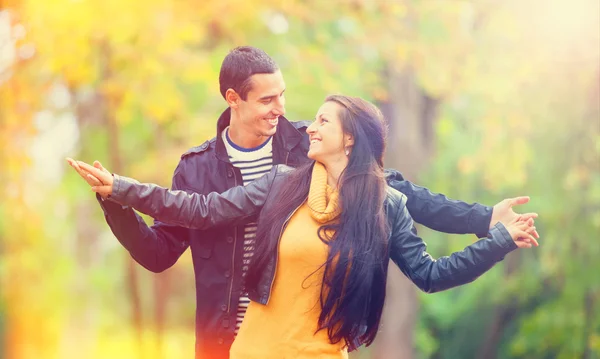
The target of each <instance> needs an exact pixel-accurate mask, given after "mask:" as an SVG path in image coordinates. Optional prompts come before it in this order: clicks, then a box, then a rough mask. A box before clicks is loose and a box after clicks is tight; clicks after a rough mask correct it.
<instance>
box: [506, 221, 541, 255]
mask: <svg viewBox="0 0 600 359" xmlns="http://www.w3.org/2000/svg"><path fill="white" fill-rule="evenodd" d="M503 224H504V225H505V227H506V229H507V230H508V233H510V236H511V237H512V239H513V241H515V244H516V245H517V247H519V248H531V247H532V246H536V247H537V246H539V244H538V242H537V240H536V239H535V238H534V235H537V232H536V230H535V225H534V221H533V218H530V217H529V218H526V219H523V218H522V217H521V216H518V217H515V218H514V219H512V220H511V221H510V222H508V223H503Z"/></svg>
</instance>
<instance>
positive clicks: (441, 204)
mask: <svg viewBox="0 0 600 359" xmlns="http://www.w3.org/2000/svg"><path fill="white" fill-rule="evenodd" d="M386 180H387V183H388V185H389V186H390V187H392V188H394V189H396V190H398V191H400V192H402V193H404V194H405V195H406V197H407V198H408V200H407V203H406V207H407V208H408V212H409V213H410V215H411V216H412V218H413V219H414V220H415V222H417V223H419V224H422V225H424V226H426V227H429V228H431V229H433V230H436V231H439V232H445V233H456V234H468V233H473V234H475V235H477V237H478V238H483V237H485V236H486V235H487V233H488V230H489V226H490V222H491V220H492V207H488V206H484V205H481V204H479V203H474V204H468V203H465V202H462V201H457V200H452V199H449V198H448V197H446V196H445V195H443V194H439V193H433V192H431V191H430V190H428V189H427V188H425V187H420V186H417V185H415V184H413V183H411V182H409V181H407V180H405V179H404V177H402V174H400V172H398V171H396V170H386Z"/></svg>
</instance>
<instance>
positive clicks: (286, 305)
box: [230, 163, 348, 359]
mask: <svg viewBox="0 0 600 359" xmlns="http://www.w3.org/2000/svg"><path fill="white" fill-rule="evenodd" d="M324 171H325V169H324V168H323V167H322V165H319V164H318V163H317V164H315V169H314V170H313V179H312V182H311V188H310V194H309V198H308V201H307V202H305V203H304V204H303V205H302V206H301V207H300V208H298V210H297V211H296V212H295V213H294V214H293V216H292V217H291V218H290V220H289V223H288V225H287V227H286V229H285V231H284V232H283V234H282V236H281V239H280V243H279V258H278V261H277V269H276V273H275V281H274V283H273V289H272V291H271V296H270V299H269V302H268V303H267V305H262V304H259V303H256V302H250V305H249V306H248V311H247V312H246V316H245V317H244V321H243V322H242V325H241V327H240V331H239V333H238V335H237V338H236V339H235V341H234V343H233V345H232V347H231V351H230V358H231V359H270V358H273V359H288V358H289V359H302V358H307V359H308V358H310V359H313V358H323V359H342V358H348V352H347V349H346V347H345V343H344V342H340V343H337V344H331V343H330V342H329V338H328V336H327V330H321V331H319V332H317V333H316V334H315V332H316V330H317V323H318V319H319V315H320V313H321V305H320V303H319V295H320V291H321V282H322V279H323V272H324V267H322V265H323V263H325V261H326V260H327V254H328V247H327V245H325V244H324V243H323V242H321V240H320V239H319V237H318V235H317V230H318V229H319V227H320V226H321V225H322V224H323V223H326V222H327V221H330V220H333V219H335V218H336V217H337V215H338V214H339V209H338V207H337V193H335V192H332V191H330V190H329V189H328V187H327V173H326V172H324ZM317 219H318V220H317Z"/></svg>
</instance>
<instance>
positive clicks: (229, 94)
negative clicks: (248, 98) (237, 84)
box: [225, 88, 241, 108]
mask: <svg viewBox="0 0 600 359" xmlns="http://www.w3.org/2000/svg"><path fill="white" fill-rule="evenodd" d="M240 100H241V98H240V95H238V93H237V92H235V90H234V89H232V88H228V89H227V91H225V101H227V104H228V105H229V107H231V108H237V107H238V105H239V102H240Z"/></svg>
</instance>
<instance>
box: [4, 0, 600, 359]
mask: <svg viewBox="0 0 600 359" xmlns="http://www.w3.org/2000/svg"><path fill="white" fill-rule="evenodd" d="M239 45H253V46H256V47H260V48H262V49H264V50H265V51H266V52H267V53H269V54H270V55H271V56H272V57H273V58H274V59H275V60H276V61H277V63H278V64H279V65H280V67H281V69H282V71H283V74H284V77H285V80H286V83H287V92H286V97H287V117H288V118H289V119H292V120H304V119H312V118H314V114H315V113H316V110H317V108H318V107H319V105H320V104H321V103H322V101H323V99H324V98H325V96H326V95H327V94H329V93H343V94H346V95H353V96H362V97H365V98H367V99H369V100H372V101H375V102H376V103H377V104H378V105H380V106H381V108H382V109H383V110H384V112H385V114H386V115H387V117H388V119H389V122H390V126H391V134H390V139H389V152H388V155H387V159H386V165H387V166H388V167H394V168H397V169H399V170H400V171H402V172H403V173H404V174H405V175H406V176H407V177H408V178H409V179H411V180H412V181H414V182H416V183H418V184H420V185H423V186H427V187H428V188H430V189H431V190H432V191H435V192H442V193H444V194H446V195H448V196H450V197H451V198H456V199H462V200H464V201H468V202H474V201H477V202H480V203H484V204H488V205H493V204H495V203H497V202H499V201H500V200H501V199H503V198H507V197H514V196H517V195H529V196H531V203H530V204H528V205H526V206H523V207H522V208H518V210H519V211H522V212H525V211H536V212H538V213H539V215H540V217H539V219H538V220H537V228H538V231H539V233H540V235H541V239H540V247H539V248H533V249H530V250H521V251H518V252H516V253H513V254H511V255H509V256H508V257H507V258H506V259H505V261H504V262H502V263H501V264H500V265H498V266H496V267H495V268H494V269H492V270H491V271H490V272H488V273H487V274H485V275H484V276H483V277H481V278H480V279H479V280H477V281H476V282H474V283H472V284H469V285H467V286H464V287H462V288H457V289H453V290H450V291H447V292H443V293H438V294H432V295H426V294H423V293H417V291H416V290H415V289H414V286H412V285H411V284H405V285H404V288H403V289H402V290H401V291H400V292H401V293H403V298H402V300H401V301H400V302H399V304H398V305H397V313H396V314H397V320H398V322H399V323H402V333H401V335H399V336H398V342H399V344H400V346H401V347H403V348H405V349H406V348H408V350H405V351H404V352H403V354H402V355H401V357H402V359H413V358H436V359H442V358H444V359H445V358H482V359H488V358H586V359H590V358H600V279H599V277H600V3H599V2H598V1H597V0H578V1H570V2H567V1H559V0H552V1H548V0H546V1H542V0H527V1H524V0H519V1H517V0H508V1H502V2H501V1H492V0H483V1H435V0H432V1H417V0H379V1H375V0H373V1H367V0H346V1H343V0H337V1H317V0H303V1H301V0H286V1H281V2H273V1H266V0H252V1H250V0H203V1H198V0H196V1H192V0H178V1H173V0H144V1H141V0H125V1H117V0H103V1H92V0H46V1H41V0H38V1H35V0H22V1H17V0H8V1H7V0H0V150H1V151H0V357H1V358H10V359H28V358H48V359H52V358H90V359H95V358H115V359H119V358H151V359H160V358H193V350H194V329H193V328H194V310H195V301H194V277H193V270H192V262H191V258H190V256H189V251H188V252H187V253H186V254H185V255H184V256H183V257H182V258H181V259H180V260H179V262H178V263H177V264H176V265H175V266H174V267H172V268H171V269H169V270H167V271H165V272H163V273H161V274H153V273H150V272H148V271H146V270H144V269H143V268H142V267H141V266H139V265H137V264H136V263H135V262H133V260H132V259H131V258H130V256H129V255H128V253H127V251H126V250H124V249H123V248H122V247H121V246H120V244H119V243H118V241H117V240H116V239H115V238H114V237H113V236H112V234H111V232H110V230H109V228H108V226H107V225H106V224H105V222H104V218H103V215H102V211H101V209H100V207H99V205H98V204H97V202H96V200H95V197H94V195H93V193H92V192H91V191H90V190H89V186H88V185H87V184H85V183H84V182H83V181H82V180H81V179H80V178H79V177H78V176H77V175H76V174H75V173H74V172H73V171H72V170H70V169H69V168H68V167H67V166H66V163H65V161H64V157H65V156H70V157H74V158H78V159H82V160H85V161H88V162H89V161H93V160H95V159H98V160H101V161H102V162H103V164H104V165H105V166H106V167H107V168H108V169H110V170H111V171H113V172H117V173H122V174H124V175H129V176H133V177H135V178H137V179H139V180H142V181H151V182H156V183H159V184H162V185H163V186H169V185H170V183H171V175H172V173H173V170H174V169H175V166H176V164H177V163H178V160H179V157H180V155H181V154H182V153H183V152H185V151H186V150H187V149H188V148H190V147H193V146H196V145H199V144H201V143H203V142H204V141H205V140H207V139H209V138H211V137H213V136H214V135H215V131H216V119H217V117H218V115H219V114H220V113H221V111H222V110H224V108H225V102H224V100H223V99H222V98H221V95H220V94H219V88H218V71H219V68H220V65H221V61H222V59H223V58H224V56H225V55H226V54H227V52H228V51H229V50H230V49H231V48H233V47H235V46H239ZM419 232H420V234H421V235H422V236H423V237H424V238H425V240H426V241H427V243H428V245H429V249H430V252H431V253H432V254H433V255H434V256H441V255H446V254H449V253H451V252H452V251H456V250H460V249H462V248H463V247H464V246H466V245H468V244H470V243H472V242H473V241H474V240H475V239H476V238H475V237H474V236H455V235H453V236H450V235H445V234H440V233H435V232H432V231H429V230H427V229H425V228H420V229H419ZM413 348H414V350H413ZM371 354H372V353H370V352H369V349H368V348H367V349H362V350H360V351H358V352H357V353H354V354H353V355H352V357H353V358H363V359H364V358H371ZM391 357H392V356H391V355H390V358H391Z"/></svg>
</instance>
